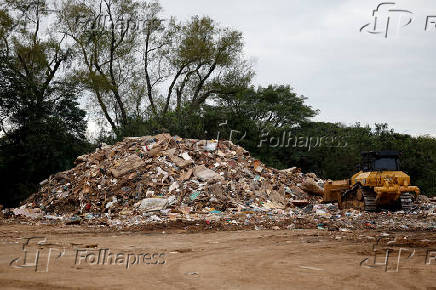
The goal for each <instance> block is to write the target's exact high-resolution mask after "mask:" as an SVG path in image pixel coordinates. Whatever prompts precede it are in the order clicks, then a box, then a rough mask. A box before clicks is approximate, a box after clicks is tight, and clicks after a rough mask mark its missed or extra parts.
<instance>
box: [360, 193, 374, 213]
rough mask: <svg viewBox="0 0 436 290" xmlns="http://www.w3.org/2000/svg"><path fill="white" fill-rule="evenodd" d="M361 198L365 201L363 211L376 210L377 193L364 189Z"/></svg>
mask: <svg viewBox="0 0 436 290" xmlns="http://www.w3.org/2000/svg"><path fill="white" fill-rule="evenodd" d="M363 200H364V203H365V211H376V209H377V195H376V193H375V192H373V191H371V190H364V196H363Z"/></svg>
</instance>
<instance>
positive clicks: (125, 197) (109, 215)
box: [3, 134, 436, 231]
mask: <svg viewBox="0 0 436 290" xmlns="http://www.w3.org/2000/svg"><path fill="white" fill-rule="evenodd" d="M323 185H324V181H323V180H322V179H319V178H318V177H317V176H316V175H315V174H313V173H308V174H303V173H302V172H301V170H300V169H298V168H290V169H286V170H277V169H273V168H268V167H266V166H265V165H264V164H262V163H261V162H260V161H258V160H256V159H254V158H253V157H251V156H250V154H249V152H247V151H246V150H244V149H243V148H242V147H240V146H237V145H234V144H233V143H232V142H230V141H219V142H218V141H215V140H196V139H182V138H180V137H177V136H175V137H173V136H171V135H168V134H160V135H157V136H145V137H136V138H125V139H124V140H123V141H122V142H119V143H117V144H115V145H113V146H108V145H104V144H103V146H101V147H100V148H98V149H97V150H96V151H95V152H94V153H92V154H89V155H84V156H79V157H78V158H77V160H76V167H75V168H73V169H71V170H68V171H65V172H60V173H57V174H54V175H52V176H50V178H48V179H47V180H44V181H43V182H41V183H40V190H39V191H38V192H37V193H35V194H34V195H32V196H31V197H30V198H29V199H28V200H27V201H26V203H25V204H24V205H23V206H21V207H20V208H16V209H13V210H10V211H9V216H15V217H19V218H24V219H26V220H37V221H43V222H49V223H50V222H60V223H65V224H89V225H101V226H114V227H131V226H141V225H151V226H153V225H157V224H170V223H173V224H174V223H179V224H180V225H181V226H183V225H186V224H187V223H194V224H196V225H199V224H206V225H208V226H217V227H220V226H223V225H230V226H234V227H237V228H238V227H239V228H253V227H254V228H255V229H262V228H273V229H284V228H289V229H292V228H318V229H326V230H342V231H346V230H357V229H378V228H381V229H387V228H389V229H396V230H402V229H404V230H405V229H414V230H416V229H423V230H428V229H430V230H434V229H436V203H433V202H431V201H430V200H428V199H427V200H424V201H422V202H421V203H420V205H419V207H417V208H416V209H415V211H414V212H413V213H404V212H401V211H400V212H396V213H391V212H383V213H365V212H359V211H354V210H343V211H341V210H339V209H338V208H337V205H334V204H322V203H321V202H322V195H323ZM3 212H5V210H3Z"/></svg>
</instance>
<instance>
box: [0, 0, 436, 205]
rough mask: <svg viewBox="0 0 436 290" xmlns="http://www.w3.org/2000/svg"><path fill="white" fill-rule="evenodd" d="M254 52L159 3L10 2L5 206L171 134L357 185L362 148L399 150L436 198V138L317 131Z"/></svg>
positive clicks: (1, 78)
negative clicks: (89, 164) (252, 57)
mask: <svg viewBox="0 0 436 290" xmlns="http://www.w3.org/2000/svg"><path fill="white" fill-rule="evenodd" d="M243 49H244V45H243V36H242V34H241V33H240V32H239V31H236V30H234V29H232V28H229V27H223V26H220V25H218V24H217V23H216V22H215V21H213V20H212V19H211V18H209V17H198V16H194V17H192V18H191V19H188V20H186V21H179V20H177V19H175V18H170V19H164V18H163V17H162V8H161V6H160V5H159V3H158V2H145V1H133V0H119V1H110V0H100V1H90V0H63V1H43V0H38V1H34V0H6V1H4V2H2V3H0V131H1V133H0V178H1V197H0V203H1V204H3V205H5V206H15V205H17V204H18V203H19V202H20V201H22V200H23V199H25V198H26V197H27V196H28V195H29V194H31V193H33V192H34V191H36V189H37V187H38V183H39V182H40V181H41V180H43V179H45V178H46V177H47V176H49V175H50V174H52V173H55V172H58V171H61V170H66V169H68V168H71V167H72V166H73V161H74V159H75V157H76V156H78V155H81V154H84V153H87V152H90V151H92V150H94V148H95V147H97V146H99V144H100V143H101V142H105V143H113V142H116V141H117V140H120V139H122V138H123V137H126V136H141V135H153V134H157V133H162V132H168V133H171V134H173V135H179V136H181V137H185V138H207V139H231V140H232V141H233V142H234V143H237V144H239V145H241V146H244V147H245V148H246V149H247V150H249V151H250V152H251V153H252V154H253V155H254V156H256V157H257V158H259V159H260V160H262V161H264V162H265V163H266V164H268V165H269V166H274V167H277V168H286V167H293V166H297V167H301V168H302V169H303V170H304V171H313V172H315V173H317V174H318V175H320V176H322V177H325V178H331V179H336V178H346V177H349V176H350V174H351V173H352V172H353V170H354V168H355V165H356V164H357V163H358V161H359V158H360V151H364V150H379V149H395V150H399V151H401V152H403V168H404V170H405V171H406V172H408V173H409V174H410V175H411V176H412V178H413V180H414V183H416V184H417V185H419V186H420V187H422V189H423V190H424V192H426V193H428V194H432V193H434V192H435V186H434V178H433V177H434V171H435V170H436V165H435V164H434V160H435V157H436V156H435V152H434V148H436V147H435V145H436V143H435V139H433V138H430V137H418V138H414V137H411V136H408V135H401V134H397V133H395V132H393V131H392V130H390V129H389V128H388V127H387V125H384V124H382V125H376V127H375V128H372V129H371V128H369V127H362V126H360V125H355V126H352V127H346V126H343V125H340V124H328V123H315V122H311V119H312V118H313V117H314V116H316V115H317V114H318V111H317V110H316V109H314V108H312V107H311V106H309V105H308V104H307V103H306V102H307V99H306V98H305V97H304V96H299V95H298V94H297V93H296V92H295V91H294V90H293V89H292V88H291V87H290V86H287V85H271V86H268V87H259V88H256V87H254V86H253V85H252V78H253V75H254V71H253V69H252V67H251V64H250V62H249V61H248V58H247V57H246V56H245V55H244V52H243V51H244V50H243ZM84 109H86V111H85V110H84ZM90 118H92V119H93V120H97V121H98V122H97V124H99V126H100V130H101V133H100V136H99V138H98V140H97V141H92V142H91V141H90V140H88V139H87V137H86V127H87V123H88V122H89V120H90Z"/></svg>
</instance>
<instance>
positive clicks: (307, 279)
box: [0, 224, 436, 289]
mask: <svg viewBox="0 0 436 290" xmlns="http://www.w3.org/2000/svg"><path fill="white" fill-rule="evenodd" d="M25 238H34V239H30V240H27V239H25ZM377 238H379V239H378V240H377ZM26 241H27V244H26ZM38 242H39V243H40V245H38ZM50 249H51V250H50ZM400 249H401V253H400ZM387 250H389V251H390V252H389V256H388V259H387V263H385V261H386V259H385V258H386V252H387ZM25 252H26V253H27V261H24V256H25ZM38 253H39V259H38V260H37V262H36V263H35V257H36V256H37V254H38ZM99 255H100V257H98V256H99ZM398 257H399V258H398ZM374 259H375V262H376V263H377V264H374ZM398 261H399V263H398ZM25 262H26V264H24V263H25ZM103 263H104V264H103ZM0 288H4V289H77V288H81V289H436V233H434V232H432V233H428V232H426V233H425V232H397V233H382V232H371V231H365V232H340V231H335V232H329V231H323V230H281V231H221V232H214V231H208V232H194V233H191V232H186V231H185V230H183V229H180V230H174V229H172V230H170V231H169V232H168V231H167V232H163V231H161V230H160V231H158V232H151V231H148V232H144V231H141V232H111V231H107V230H102V229H98V228H89V227H88V228H87V227H83V226H38V227H35V226H28V225H17V224H12V225H11V224H9V225H8V224H4V225H0Z"/></svg>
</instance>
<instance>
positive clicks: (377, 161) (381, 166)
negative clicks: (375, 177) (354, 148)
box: [360, 151, 400, 172]
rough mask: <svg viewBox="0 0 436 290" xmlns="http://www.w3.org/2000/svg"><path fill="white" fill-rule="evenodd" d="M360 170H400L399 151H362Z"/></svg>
mask: <svg viewBox="0 0 436 290" xmlns="http://www.w3.org/2000/svg"><path fill="white" fill-rule="evenodd" d="M360 170H361V171H363V172H372V171H400V153H399V152H396V151H379V152H376V151H370V152H362V163H361V165H360Z"/></svg>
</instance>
